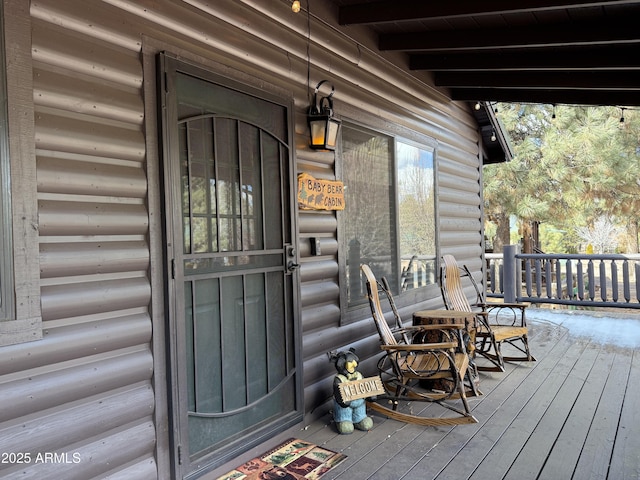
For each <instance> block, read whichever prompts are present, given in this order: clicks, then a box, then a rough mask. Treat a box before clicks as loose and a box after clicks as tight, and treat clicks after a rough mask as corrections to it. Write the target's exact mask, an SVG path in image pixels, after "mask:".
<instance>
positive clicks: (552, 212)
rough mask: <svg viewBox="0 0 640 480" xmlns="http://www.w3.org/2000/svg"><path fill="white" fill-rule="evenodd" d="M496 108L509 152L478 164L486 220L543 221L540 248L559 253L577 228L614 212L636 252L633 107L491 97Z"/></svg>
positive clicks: (638, 158)
mask: <svg viewBox="0 0 640 480" xmlns="http://www.w3.org/2000/svg"><path fill="white" fill-rule="evenodd" d="M498 111H499V114H498V118H499V120H500V121H501V122H502V124H503V125H504V127H505V128H506V130H507V132H508V133H509V135H510V137H511V140H512V145H513V147H514V152H515V158H514V159H513V160H512V161H511V162H508V163H503V164H495V165H487V166H486V167H484V170H483V176H484V195H485V213H486V218H487V221H488V222H497V221H504V219H505V218H509V216H514V215H515V216H516V217H517V219H518V222H519V223H520V225H521V226H522V225H525V224H527V223H528V224H531V223H532V222H539V223H541V224H545V225H548V226H549V228H548V229H545V230H544V235H542V234H541V246H542V248H543V250H544V251H556V252H557V253H563V252H568V251H573V250H575V249H576V248H577V246H578V245H579V244H580V239H579V238H577V236H576V232H577V231H578V229H579V228H580V227H583V228H593V225H594V222H595V221H596V220H597V219H599V218H601V217H606V218H610V219H614V218H615V219H616V220H617V222H618V224H619V225H620V226H623V227H625V231H626V232H629V231H630V230H633V234H632V235H627V239H626V241H627V244H631V245H632V247H631V249H632V250H633V251H638V234H637V217H636V212H637V211H638V209H640V188H639V186H640V183H639V181H638V179H639V178H640V112H638V111H636V110H630V109H625V110H622V109H621V108H618V107H570V106H558V107H555V108H554V107H552V106H550V105H522V104H499V105H498ZM554 114H555V118H552V117H553V115H554ZM622 115H624V119H625V121H624V123H621V122H620V117H621V116H622ZM621 127H623V128H621ZM487 231H495V229H493V230H492V229H490V228H488V227H487ZM498 231H500V229H499V228H498ZM559 231H562V232H564V233H563V234H562V235H558V233H557V232H559ZM541 232H543V230H542V229H541ZM547 237H548V238H547ZM506 240H507V241H508V239H506ZM505 243H506V241H505ZM556 249H559V250H556ZM560 249H561V250H560Z"/></svg>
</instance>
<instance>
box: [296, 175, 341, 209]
mask: <svg viewBox="0 0 640 480" xmlns="http://www.w3.org/2000/svg"><path fill="white" fill-rule="evenodd" d="M298 207H299V208H300V209H302V210H344V184H343V183H342V182H340V181H337V180H322V179H317V178H314V177H313V176H311V175H309V174H308V173H301V174H300V175H298Z"/></svg>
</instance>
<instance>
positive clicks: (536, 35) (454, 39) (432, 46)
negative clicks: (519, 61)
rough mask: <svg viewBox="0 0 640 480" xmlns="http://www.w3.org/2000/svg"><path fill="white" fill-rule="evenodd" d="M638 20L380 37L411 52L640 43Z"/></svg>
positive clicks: (383, 46)
mask: <svg viewBox="0 0 640 480" xmlns="http://www.w3.org/2000/svg"><path fill="white" fill-rule="evenodd" d="M637 23H638V22H637V20H636V19H635V18H634V19H629V18H624V19H620V18H618V19H615V18H614V17H606V22H605V21H604V19H603V20H601V21H598V22H584V23H576V22H574V23H571V24H553V25H551V24H547V25H544V26H529V27H521V28H495V29H472V30H451V31H421V32H410V33H387V34H382V35H380V38H379V48H380V50H401V51H407V52H420V51H423V52H428V51H446V50H452V51H456V50H457V51H462V50H479V49H496V48H504V49H511V48H533V47H555V46H568V45H576V46H577V45H597V44H602V45H607V44H609V45H610V44H625V43H636V44H637V43H640V28H638V24H637Z"/></svg>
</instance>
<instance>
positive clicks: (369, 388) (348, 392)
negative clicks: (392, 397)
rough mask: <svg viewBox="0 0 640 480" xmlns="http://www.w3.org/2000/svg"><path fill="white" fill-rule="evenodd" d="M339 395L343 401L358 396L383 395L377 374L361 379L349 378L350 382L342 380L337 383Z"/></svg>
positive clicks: (382, 388)
mask: <svg viewBox="0 0 640 480" xmlns="http://www.w3.org/2000/svg"><path fill="white" fill-rule="evenodd" d="M338 390H340V396H341V397H342V401H343V402H350V401H351V400H358V399H359V398H369V397H375V396H376V395H384V394H385V393H386V392H385V391H384V386H383V385H382V380H381V379H380V377H379V376H377V375H376V376H375V377H367V378H363V379H362V380H351V381H350V382H342V383H339V384H338Z"/></svg>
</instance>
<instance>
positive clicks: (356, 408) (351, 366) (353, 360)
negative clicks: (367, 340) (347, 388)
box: [329, 348, 373, 434]
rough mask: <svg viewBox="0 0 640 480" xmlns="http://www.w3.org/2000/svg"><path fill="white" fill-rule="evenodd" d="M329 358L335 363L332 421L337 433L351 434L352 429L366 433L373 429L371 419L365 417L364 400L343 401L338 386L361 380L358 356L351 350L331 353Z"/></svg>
mask: <svg viewBox="0 0 640 480" xmlns="http://www.w3.org/2000/svg"><path fill="white" fill-rule="evenodd" d="M329 358H330V359H331V360H332V361H334V362H335V366H336V370H337V371H338V373H337V374H336V376H335V377H334V380H333V419H334V421H335V422H336V428H337V429H338V432H339V433H342V434H347V433H352V432H353V430H354V428H357V429H358V430H364V431H368V430H371V427H373V419H372V418H371V417H368V416H367V406H366V403H365V399H364V398H359V399H356V400H351V401H344V400H343V398H342V395H341V393H340V389H339V388H338V386H339V385H340V384H341V383H344V382H350V381H353V380H362V379H363V376H362V374H361V373H360V372H358V371H357V370H356V367H357V366H358V361H359V359H358V356H357V355H356V354H355V350H354V349H353V348H352V349H350V350H349V351H348V352H331V353H330V354H329Z"/></svg>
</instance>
